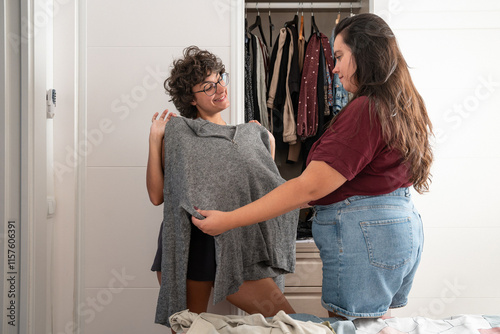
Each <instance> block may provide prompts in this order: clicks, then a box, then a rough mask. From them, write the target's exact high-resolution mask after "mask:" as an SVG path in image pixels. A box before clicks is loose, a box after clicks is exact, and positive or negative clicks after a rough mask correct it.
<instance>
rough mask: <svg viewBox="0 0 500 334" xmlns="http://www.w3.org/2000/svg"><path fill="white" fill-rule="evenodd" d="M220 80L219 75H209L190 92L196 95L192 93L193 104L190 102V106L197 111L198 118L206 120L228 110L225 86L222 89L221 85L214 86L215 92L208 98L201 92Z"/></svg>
mask: <svg viewBox="0 0 500 334" xmlns="http://www.w3.org/2000/svg"><path fill="white" fill-rule="evenodd" d="M220 79H221V76H220V74H219V73H212V74H211V75H209V76H208V77H206V78H205V80H203V82H201V83H199V84H197V85H195V86H194V87H193V89H192V91H193V92H196V93H194V100H193V102H191V104H192V105H194V106H196V109H198V115H197V116H198V117H201V118H203V119H207V118H210V117H212V116H214V115H216V114H217V113H220V112H221V111H223V110H224V109H227V108H229V98H228V95H227V86H226V87H223V86H222V85H220V84H217V85H216V86H215V87H216V91H215V93H214V94H213V95H212V96H208V95H207V94H205V93H204V92H203V90H204V89H205V90H207V91H208V88H209V87H210V85H213V84H214V83H216V82H218V81H219V80H220ZM200 91H201V92H200ZM209 93H212V92H209Z"/></svg>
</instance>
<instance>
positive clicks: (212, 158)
mask: <svg viewBox="0 0 500 334" xmlns="http://www.w3.org/2000/svg"><path fill="white" fill-rule="evenodd" d="M164 139H165V183H164V188H163V197H164V215H163V224H164V225H163V236H162V238H163V257H162V264H161V268H162V281H161V288H160V293H159V297H158V304H157V309H156V320H155V321H156V322H157V323H161V324H164V325H167V326H168V325H169V323H168V318H169V317H170V316H171V315H172V314H174V313H176V312H179V311H182V310H184V309H186V308H187V306H186V273H187V261H188V255H189V241H190V240H189V239H190V235H191V224H190V220H189V219H190V218H189V215H194V216H196V217H198V218H200V219H202V218H203V217H201V216H200V215H199V214H198V213H197V212H196V211H195V210H194V208H193V207H194V206H197V207H199V208H201V209H204V210H221V211H230V210H234V209H236V208H239V207H241V206H243V205H245V204H248V203H250V202H252V201H254V200H256V199H258V198H260V197H262V196H263V195H265V194H267V193H268V192H269V191H271V190H272V189H274V188H276V187H277V186H278V185H280V184H282V183H283V182H284V180H283V178H282V177H281V176H280V174H279V172H278V169H277V167H276V164H275V163H274V161H273V159H272V157H271V155H270V153H269V150H270V147H269V135H268V133H267V130H266V129H265V128H264V127H262V126H260V125H258V124H253V123H248V124H241V125H236V126H227V125H226V126H223V125H217V124H214V123H211V122H208V121H205V120H202V119H196V120H192V119H187V118H182V117H174V118H172V119H170V121H169V122H168V123H167V125H166V127H165V137H164ZM298 214H299V212H298V210H295V211H292V212H289V213H287V214H284V215H282V216H279V217H277V218H274V219H271V220H268V221H265V222H261V223H258V224H255V225H251V226H245V227H239V228H236V229H233V230H230V231H227V232H225V233H223V234H221V235H219V236H216V237H215V251H216V263H217V270H216V275H215V282H214V297H213V299H214V303H218V302H219V301H221V300H224V299H225V297H226V296H228V295H231V294H233V293H235V292H237V291H238V289H239V287H240V285H241V284H242V283H243V281H245V280H257V279H262V278H266V277H273V278H275V277H277V276H278V275H281V274H286V273H289V272H293V271H294V269H295V238H296V230H297V221H298Z"/></svg>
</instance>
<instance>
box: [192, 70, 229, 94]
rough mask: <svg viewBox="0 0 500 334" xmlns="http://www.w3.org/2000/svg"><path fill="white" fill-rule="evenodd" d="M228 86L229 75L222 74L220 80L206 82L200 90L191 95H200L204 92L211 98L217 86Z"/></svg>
mask: <svg viewBox="0 0 500 334" xmlns="http://www.w3.org/2000/svg"><path fill="white" fill-rule="evenodd" d="M228 84H229V73H226V72H224V73H222V74H221V76H220V79H219V80H218V81H217V82H206V83H205V84H204V86H203V89H202V90H199V91H197V92H193V93H201V92H204V93H205V94H207V95H208V96H212V95H214V94H215V92H217V85H220V86H221V87H226V86H227V85H228Z"/></svg>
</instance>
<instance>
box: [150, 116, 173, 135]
mask: <svg viewBox="0 0 500 334" xmlns="http://www.w3.org/2000/svg"><path fill="white" fill-rule="evenodd" d="M167 114H168V115H167ZM158 115H159V113H158V112H156V113H155V114H154V115H153V119H152V120H151V121H152V124H151V129H150V130H149V135H150V137H151V138H152V139H155V140H162V139H163V136H164V135H165V125H166V124H167V122H168V121H169V120H170V119H171V118H172V116H173V117H175V116H177V115H176V114H174V113H168V109H165V110H164V111H163V112H162V113H161V115H160V117H158Z"/></svg>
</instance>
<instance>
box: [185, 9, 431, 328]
mask: <svg viewBox="0 0 500 334" xmlns="http://www.w3.org/2000/svg"><path fill="white" fill-rule="evenodd" d="M333 48H334V57H335V59H336V64H335V68H334V69H333V73H337V74H338V75H339V78H340V81H341V82H342V84H343V86H344V88H345V89H346V90H347V91H348V92H350V93H352V94H353V98H352V99H351V101H350V102H349V103H348V104H347V105H346V106H345V107H344V108H343V109H342V110H341V111H340V113H339V114H338V115H337V116H336V117H335V118H334V119H333V120H332V122H331V124H330V125H329V127H328V129H327V130H326V131H325V132H324V134H323V135H322V137H321V138H320V139H319V140H318V141H317V142H316V143H315V144H314V145H313V147H312V148H311V150H310V153H309V156H308V159H307V167H306V169H305V170H304V171H303V173H302V174H301V175H300V176H298V177H297V178H295V179H292V180H289V181H287V182H286V183H284V184H282V185H281V186H279V187H277V188H276V189H275V190H273V191H272V192H270V193H269V194H267V195H266V196H264V197H262V198H261V199H259V200H257V201H255V202H253V203H251V204H248V205H246V206H243V207H241V208H239V209H236V210H228V212H220V211H209V210H199V211H198V212H199V213H200V214H201V215H203V216H204V217H206V218H205V219H203V220H199V219H197V218H196V217H193V218H192V221H193V223H194V224H195V225H196V226H198V227H199V228H200V229H201V230H202V231H204V232H205V233H208V234H211V235H217V234H219V233H222V232H225V231H228V230H230V229H233V228H235V227H239V226H247V225H250V224H254V223H256V222H259V221H262V220H266V219H269V218H271V217H274V216H277V215H280V214H283V213H284V212H288V211H290V210H293V209H296V208H298V207H300V206H302V205H304V204H306V203H309V204H310V205H313V206H314V211H315V214H314V218H313V227H312V230H313V237H314V240H315V242H316V245H317V246H318V248H319V250H320V256H321V259H322V262H323V288H322V304H323V307H325V308H326V309H327V310H328V311H329V313H330V315H332V316H333V315H340V316H343V317H345V318H349V319H350V318H360V317H380V316H382V315H384V314H385V313H386V312H387V310H388V309H389V308H396V307H402V306H405V305H406V303H407V297H408V293H409V291H410V288H411V286H412V282H413V278H414V276H415V272H416V270H417V267H418V264H419V262H420V257H421V252H422V247H423V228H422V221H421V218H420V215H419V214H418V212H417V210H416V209H415V207H414V206H413V203H412V200H411V195H410V191H409V187H410V186H412V185H413V187H414V188H415V190H416V191H417V192H419V193H422V192H425V191H428V188H429V183H430V166H431V163H432V150H431V147H430V144H429V138H430V136H431V135H432V125H431V121H430V119H429V117H428V115H427V111H426V107H425V104H424V101H423V99H422V97H421V96H420V94H419V93H418V91H417V89H416V88H415V86H414V84H413V82H412V79H411V77H410V73H409V71H408V65H407V63H406V61H405V59H404V57H403V55H402V54H401V51H400V50H399V47H398V44H397V41H396V38H395V36H394V33H393V32H392V31H391V29H390V28H389V26H388V25H387V23H386V22H384V20H382V19H381V18H380V17H378V16H377V15H374V14H360V15H356V16H353V17H348V18H346V19H344V20H343V21H341V22H340V23H339V24H338V25H337V27H336V28H335V41H334V46H333Z"/></svg>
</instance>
